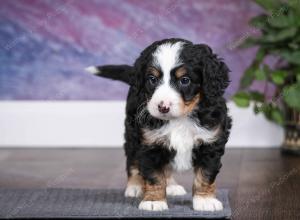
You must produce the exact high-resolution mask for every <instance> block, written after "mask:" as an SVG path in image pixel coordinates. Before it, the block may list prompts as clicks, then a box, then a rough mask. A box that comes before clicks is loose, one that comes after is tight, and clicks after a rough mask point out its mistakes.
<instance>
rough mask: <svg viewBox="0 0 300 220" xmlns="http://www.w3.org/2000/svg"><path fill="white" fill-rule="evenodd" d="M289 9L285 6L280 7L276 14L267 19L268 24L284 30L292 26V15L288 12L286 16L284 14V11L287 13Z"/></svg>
mask: <svg viewBox="0 0 300 220" xmlns="http://www.w3.org/2000/svg"><path fill="white" fill-rule="evenodd" d="M288 9H289V7H288V6H287V5H285V6H281V7H280V8H279V10H278V12H277V14H273V15H272V16H269V17H268V23H269V24H270V25H271V26H272V27H275V28H285V27H290V26H293V25H294V24H295V23H296V18H295V16H294V14H293V13H292V12H291V11H289V13H288V14H284V12H285V11H288Z"/></svg>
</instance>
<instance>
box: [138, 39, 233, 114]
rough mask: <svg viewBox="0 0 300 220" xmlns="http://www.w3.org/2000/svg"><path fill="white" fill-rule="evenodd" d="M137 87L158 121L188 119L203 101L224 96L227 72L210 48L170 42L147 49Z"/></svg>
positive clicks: (140, 59)
mask: <svg viewBox="0 0 300 220" xmlns="http://www.w3.org/2000/svg"><path fill="white" fill-rule="evenodd" d="M135 68H136V71H137V86H138V87H139V89H140V91H141V92H142V93H143V94H144V95H145V97H146V100H147V110H148V111H149V113H150V114H151V115H152V116H153V117H155V118H158V119H162V120H170V119H174V118H178V117H182V116H186V115H188V114H189V113H191V112H192V111H193V110H194V109H196V108H198V104H199V102H201V101H202V100H204V99H207V100H211V101H212V100H213V99H215V98H217V97H219V96H222V95H223V93H224V90H225V88H226V87H227V85H228V82H229V80H228V72H229V70H228V68H227V66H226V65H225V64H224V63H223V62H222V60H220V59H219V58H217V56H216V55H215V54H213V53H212V50H211V49H210V48H209V47H208V46H207V45H203V44H202V45H194V44H192V43H191V42H189V41H186V40H182V39H167V40H163V41H158V42H154V43H153V44H152V45H150V46H149V47H147V48H146V49H145V50H144V51H143V52H142V53H141V56H140V57H139V58H138V59H137V61H136V63H135Z"/></svg>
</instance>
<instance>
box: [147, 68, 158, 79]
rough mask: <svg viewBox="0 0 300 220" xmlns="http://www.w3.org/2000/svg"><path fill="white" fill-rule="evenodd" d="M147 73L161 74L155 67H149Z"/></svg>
mask: <svg viewBox="0 0 300 220" xmlns="http://www.w3.org/2000/svg"><path fill="white" fill-rule="evenodd" d="M147 73H148V74H152V75H154V76H156V77H159V76H160V72H159V71H158V70H157V69H155V68H154V67H148V69H147Z"/></svg>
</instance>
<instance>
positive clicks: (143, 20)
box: [0, 0, 260, 100]
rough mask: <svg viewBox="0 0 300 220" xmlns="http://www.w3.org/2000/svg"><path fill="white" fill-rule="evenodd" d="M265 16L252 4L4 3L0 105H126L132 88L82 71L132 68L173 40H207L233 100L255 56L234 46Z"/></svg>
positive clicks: (218, 0)
mask: <svg viewBox="0 0 300 220" xmlns="http://www.w3.org/2000/svg"><path fill="white" fill-rule="evenodd" d="M259 11H260V9H259V8H258V7H257V6H256V5H255V4H254V3H253V2H251V1H248V0H233V1H229V0H210V1H206V0H199V1H198V0H187V1H184V0H164V1H161V0H160V1H159V0H152V1H149V0H147V1H146V0H126V1H118V0H111V1H107V0H85V1H83V0H66V1H62V0H2V1H0V100H123V99H124V98H125V97H126V93H127V89H128V87H127V86H126V85H124V84H122V83H120V82H115V81H110V80H107V79H101V78H97V77H94V76H91V75H88V74H87V73H85V72H84V68H85V67H86V66H89V65H94V64H123V63H128V64H132V63H133V62H134V60H135V58H136V57H137V56H138V55H139V53H140V52H141V50H142V49H143V48H145V47H146V46H147V45H149V44H150V43H152V42H153V41H156V40H160V39H163V38H171V37H180V38H186V39H188V40H191V41H193V42H195V43H206V44H208V45H210V46H211V47H212V48H213V50H214V51H215V52H216V53H218V54H219V55H220V56H221V57H223V58H224V59H225V62H226V63H227V64H228V66H229V67H230V69H231V71H232V72H231V80H232V83H231V85H230V87H229V88H228V90H227V92H226V96H227V97H230V96H231V95H232V94H233V93H234V92H235V91H236V89H237V87H238V82H239V78H240V76H241V74H242V73H243V71H244V69H245V68H246V67H247V66H248V65H249V64H250V62H251V60H252V58H253V56H254V52H255V51H254V50H253V49H251V50H237V49H234V48H235V47H236V46H237V45H238V44H239V43H240V41H241V40H242V39H244V38H245V37H247V36H249V35H251V34H252V32H253V30H251V27H249V26H248V21H249V19H250V18H251V17H252V16H254V15H256V14H257V13H259Z"/></svg>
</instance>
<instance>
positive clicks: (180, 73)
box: [175, 66, 187, 79]
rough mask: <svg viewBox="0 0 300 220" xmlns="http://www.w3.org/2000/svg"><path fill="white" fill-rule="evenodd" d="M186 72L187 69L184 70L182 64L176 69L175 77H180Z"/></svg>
mask: <svg viewBox="0 0 300 220" xmlns="http://www.w3.org/2000/svg"><path fill="white" fill-rule="evenodd" d="M186 73H187V71H186V69H185V67H183V66H182V67H180V68H178V69H177V70H176V72H175V76H176V78H177V79H179V78H180V77H182V76H184V75H186Z"/></svg>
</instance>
